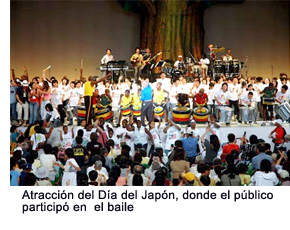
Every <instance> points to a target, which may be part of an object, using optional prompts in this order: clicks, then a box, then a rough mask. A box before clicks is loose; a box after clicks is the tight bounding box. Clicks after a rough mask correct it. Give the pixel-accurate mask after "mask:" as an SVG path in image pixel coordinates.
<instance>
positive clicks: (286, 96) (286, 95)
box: [276, 91, 290, 103]
mask: <svg viewBox="0 0 290 230" xmlns="http://www.w3.org/2000/svg"><path fill="white" fill-rule="evenodd" d="M289 99H290V96H289V93H288V91H286V93H282V92H281V91H279V92H278V93H277V95H276V100H277V101H279V102H280V103H284V102H285V101H288V100H289Z"/></svg>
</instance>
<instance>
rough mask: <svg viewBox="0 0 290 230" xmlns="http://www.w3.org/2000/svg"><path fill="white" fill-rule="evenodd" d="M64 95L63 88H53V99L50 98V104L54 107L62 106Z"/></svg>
mask: <svg viewBox="0 0 290 230" xmlns="http://www.w3.org/2000/svg"><path fill="white" fill-rule="evenodd" d="M63 94H64V92H63V91H62V89H61V88H54V87H53V88H52V89H51V98H50V102H51V104H52V105H56V106H57V105H61V104H62V100H61V99H62V95H63Z"/></svg>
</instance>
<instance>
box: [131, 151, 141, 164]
mask: <svg viewBox="0 0 290 230" xmlns="http://www.w3.org/2000/svg"><path fill="white" fill-rule="evenodd" d="M133 161H137V162H139V163H140V164H141V162H142V156H141V154H140V153H136V154H135V155H134V157H133Z"/></svg>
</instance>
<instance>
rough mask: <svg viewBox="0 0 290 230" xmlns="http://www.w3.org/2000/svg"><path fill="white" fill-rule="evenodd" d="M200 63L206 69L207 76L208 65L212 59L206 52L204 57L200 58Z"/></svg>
mask: <svg viewBox="0 0 290 230" xmlns="http://www.w3.org/2000/svg"><path fill="white" fill-rule="evenodd" d="M199 64H200V65H201V69H205V76H207V71H208V65H209V64H210V61H209V59H208V58H207V57H206V56H205V54H203V55H202V58H201V59H200V60H199Z"/></svg>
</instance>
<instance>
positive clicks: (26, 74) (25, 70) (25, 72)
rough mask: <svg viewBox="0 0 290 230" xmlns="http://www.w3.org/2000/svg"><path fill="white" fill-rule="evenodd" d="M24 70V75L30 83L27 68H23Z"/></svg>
mask: <svg viewBox="0 0 290 230" xmlns="http://www.w3.org/2000/svg"><path fill="white" fill-rule="evenodd" d="M23 70H24V75H25V76H26V78H27V81H28V82H29V78H28V71H27V67H26V66H23Z"/></svg>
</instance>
